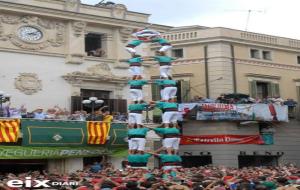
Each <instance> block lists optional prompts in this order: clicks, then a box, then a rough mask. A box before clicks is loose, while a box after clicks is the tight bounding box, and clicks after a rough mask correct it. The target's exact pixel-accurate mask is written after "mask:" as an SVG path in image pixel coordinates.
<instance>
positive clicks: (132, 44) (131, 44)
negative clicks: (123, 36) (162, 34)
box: [128, 40, 143, 47]
mask: <svg viewBox="0 0 300 190" xmlns="http://www.w3.org/2000/svg"><path fill="white" fill-rule="evenodd" d="M142 42H143V41H142V40H132V41H131V42H129V43H128V45H130V46H134V47H136V46H138V45H141V43H142Z"/></svg>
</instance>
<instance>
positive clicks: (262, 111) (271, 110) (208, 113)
mask: <svg viewBox="0 0 300 190" xmlns="http://www.w3.org/2000/svg"><path fill="white" fill-rule="evenodd" d="M197 109H198V112H197V116H196V119H197V120H231V121H284V122H288V108H287V106H282V105H277V104H222V103H199V104H197Z"/></svg>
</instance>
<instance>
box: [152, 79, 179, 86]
mask: <svg viewBox="0 0 300 190" xmlns="http://www.w3.org/2000/svg"><path fill="white" fill-rule="evenodd" d="M154 82H155V83H156V84H158V85H159V86H163V85H173V86H176V81H175V80H161V79H159V80H155V81H154Z"/></svg>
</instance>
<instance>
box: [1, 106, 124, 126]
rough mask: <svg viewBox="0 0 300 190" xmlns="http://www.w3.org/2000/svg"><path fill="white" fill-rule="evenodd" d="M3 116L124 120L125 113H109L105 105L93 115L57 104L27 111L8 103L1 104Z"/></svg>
mask: <svg viewBox="0 0 300 190" xmlns="http://www.w3.org/2000/svg"><path fill="white" fill-rule="evenodd" d="M3 113H4V114H3V117H6V118H33V119H49V120H76V121H91V120H93V121H109V122H110V121H112V120H114V121H126V120H127V115H126V114H122V113H119V112H115V113H112V114H111V113H110V111H109V109H108V107H107V106H103V107H101V108H100V109H98V110H96V111H95V113H94V115H92V114H91V113H87V111H84V110H78V111H75V112H74V113H71V112H69V111H68V110H67V109H66V108H60V107H59V106H58V105H56V106H54V107H53V108H49V109H44V108H42V107H38V108H37V109H35V110H33V111H28V110H27V108H26V107H25V106H24V105H22V106H21V107H20V108H14V107H11V106H10V103H8V104H7V105H5V106H3Z"/></svg>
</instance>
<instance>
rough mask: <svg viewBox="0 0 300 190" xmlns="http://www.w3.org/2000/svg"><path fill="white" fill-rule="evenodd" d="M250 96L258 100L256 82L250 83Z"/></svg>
mask: <svg viewBox="0 0 300 190" xmlns="http://www.w3.org/2000/svg"><path fill="white" fill-rule="evenodd" d="M249 95H250V96H251V97H252V98H256V96H257V85H256V81H255V80H254V81H249Z"/></svg>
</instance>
